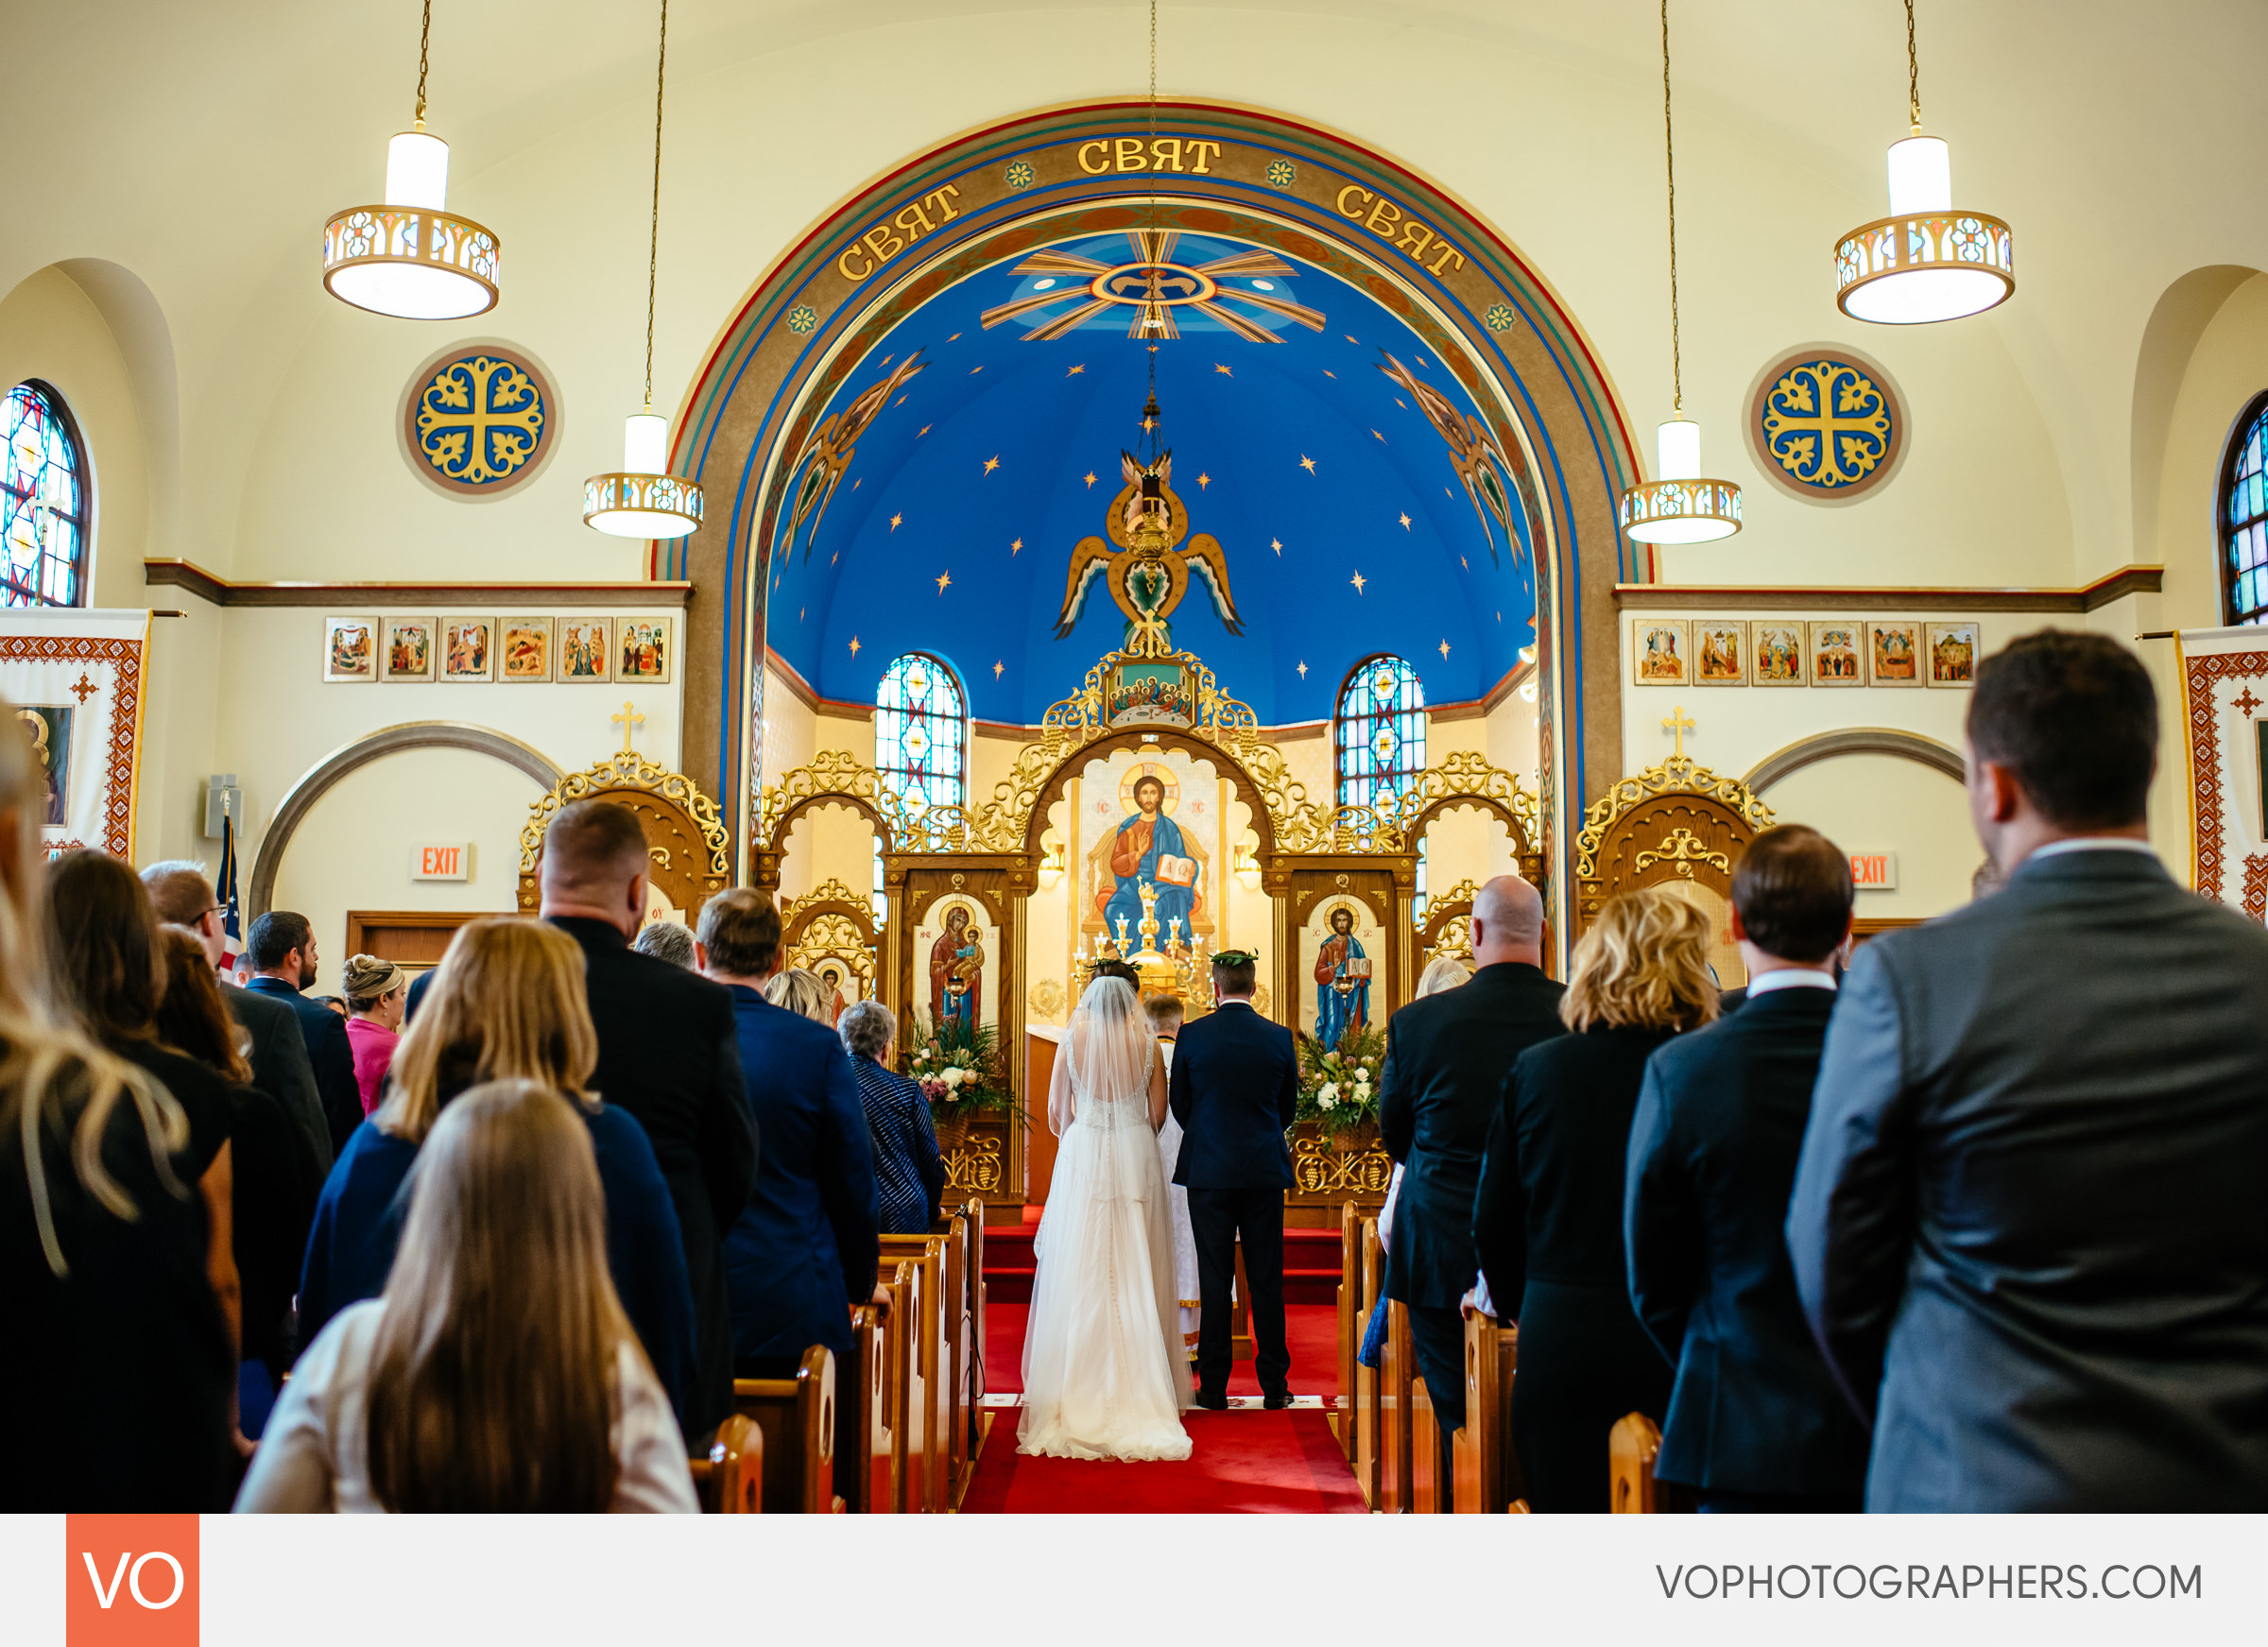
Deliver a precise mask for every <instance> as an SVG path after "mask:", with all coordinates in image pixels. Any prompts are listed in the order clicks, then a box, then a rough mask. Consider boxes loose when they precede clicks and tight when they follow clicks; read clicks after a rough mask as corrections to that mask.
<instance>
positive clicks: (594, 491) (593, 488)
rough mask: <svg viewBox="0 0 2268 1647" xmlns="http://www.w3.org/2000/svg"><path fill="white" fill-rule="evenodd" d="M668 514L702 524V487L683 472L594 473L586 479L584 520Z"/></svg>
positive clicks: (674, 517)
mask: <svg viewBox="0 0 2268 1647" xmlns="http://www.w3.org/2000/svg"><path fill="white" fill-rule="evenodd" d="M617 513H624V514H631V513H634V514H642V515H667V516H669V517H670V518H671V519H672V520H677V521H686V522H690V523H692V524H693V525H694V526H696V527H697V526H699V525H700V523H701V488H700V484H699V482H697V481H692V480H687V479H686V478H685V477H684V476H683V475H680V474H630V473H627V472H614V473H610V474H594V475H593V476H592V477H591V478H590V479H589V480H586V481H585V482H583V523H584V524H586V525H588V524H590V523H591V520H592V518H593V516H596V515H610V514H617Z"/></svg>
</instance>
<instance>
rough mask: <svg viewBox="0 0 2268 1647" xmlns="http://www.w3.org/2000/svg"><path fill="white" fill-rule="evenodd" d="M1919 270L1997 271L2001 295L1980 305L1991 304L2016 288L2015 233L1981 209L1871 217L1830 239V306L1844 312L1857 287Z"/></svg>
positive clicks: (1992, 272) (2003, 300) (1974, 272)
mask: <svg viewBox="0 0 2268 1647" xmlns="http://www.w3.org/2000/svg"><path fill="white" fill-rule="evenodd" d="M1924 270H1946V271H1951V272H1954V273H1960V274H1991V275H1997V276H1998V277H2000V280H2001V295H2000V296H1999V297H1998V298H1996V299H1994V300H1993V301H1992V302H1990V303H1987V304H1986V305H1984V306H1985V307H1986V308H1993V307H1996V306H1997V305H1999V304H2001V303H2004V302H2006V301H2007V300H2008V299H2009V297H2010V296H2011V295H2012V294H2013V293H2014V292H2015V291H2016V236H2015V233H2014V232H2013V231H2011V230H2010V229H2009V227H2008V225H2007V224H2005V223H2003V222H2002V221H2001V220H2000V219H1999V218H1998V217H1993V216H1988V215H1986V214H1984V213H1983V212H1916V213H1912V214H1908V215H1906V216H1902V217H1880V218H1877V219H1876V220H1875V221H1874V222H1872V223H1868V224H1865V225H1864V226H1863V227H1861V228H1857V229H1854V230H1852V231H1851V232H1849V233H1848V234H1846V235H1845V236H1843V238H1842V239H1841V240H1839V241H1837V242H1836V243H1835V307H1837V308H1838V309H1840V310H1842V311H1843V312H1844V313H1845V314H1846V315H1848V314H1850V298H1851V294H1852V293H1854V292H1856V291H1858V290H1859V289H1860V288H1861V287H1862V286H1868V285H1872V284H1873V283H1875V282H1876V281H1879V280H1886V279H1888V278H1890V277H1891V276H1893V275H1902V274H1915V273H1918V272H1921V271H1924ZM1976 312H1981V311H1972V313H1976ZM1853 318H1858V317H1855V316H1854V317H1853Z"/></svg>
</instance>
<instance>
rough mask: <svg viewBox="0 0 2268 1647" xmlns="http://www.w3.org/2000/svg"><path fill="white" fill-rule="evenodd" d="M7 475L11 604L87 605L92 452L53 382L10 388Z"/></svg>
mask: <svg viewBox="0 0 2268 1647" xmlns="http://www.w3.org/2000/svg"><path fill="white" fill-rule="evenodd" d="M4 421H5V423H6V429H5V434H6V436H7V440H8V448H7V450H8V457H7V469H6V479H5V480H0V545H5V546H6V549H7V557H8V558H7V563H6V568H5V570H6V574H7V583H8V594H7V604H8V605H9V606H11V607H75V606H83V605H85V604H86V596H87V592H86V567H87V480H86V477H87V455H86V453H85V451H84V449H82V448H81V447H80V445H79V443H78V431H77V428H75V427H74V426H73V424H72V421H71V414H70V413H69V412H68V411H67V410H65V409H64V406H63V397H62V396H60V395H59V394H57V393H56V392H55V391H54V390H53V389H51V388H49V387H48V386H46V385H45V384H43V383H39V382H36V381H34V382H30V383H20V384H18V385H17V386H15V387H14V388H12V389H9V391H8V412H7V416H6V418H5V420H4Z"/></svg>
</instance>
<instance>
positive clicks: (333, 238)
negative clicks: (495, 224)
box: [323, 206, 502, 319]
mask: <svg viewBox="0 0 2268 1647" xmlns="http://www.w3.org/2000/svg"><path fill="white" fill-rule="evenodd" d="M501 251H502V247H501V245H500V244H499V242H498V241H497V239H496V236H495V235H494V234H493V233H492V232H490V231H489V230H487V229H484V228H482V227H481V226H480V225H479V224H477V223H475V222H473V221H472V218H470V217H459V216H457V215H456V214H454V213H451V212H442V211H437V210H436V209H435V208H433V207H431V206H350V207H348V208H347V209H346V210H345V211H343V212H341V213H339V214H337V215H335V217H333V218H332V219H331V221H330V222H328V223H326V224H324V225H323V285H324V286H325V288H326V289H328V290H329V291H330V293H331V295H332V296H333V297H335V298H336V299H338V300H340V301H341V302H344V303H353V304H354V307H356V308H358V309H359V308H362V307H364V305H363V304H360V303H355V302H354V300H353V299H352V298H350V297H348V296H347V295H346V294H345V293H344V292H342V291H340V290H339V289H338V286H337V284H336V277H337V276H338V274H339V273H340V271H341V270H344V269H350V268H359V267H363V266H369V265H372V264H394V265H397V266H405V267H412V268H445V269H447V270H449V271H450V272H451V273H452V274H455V275H460V276H462V277H463V278H464V279H466V280H468V281H471V282H472V283H473V284H475V285H477V286H479V287H480V288H481V289H482V290H483V291H484V292H486V293H487V294H488V301H486V302H484V303H483V304H481V306H480V307H479V308H477V309H470V310H467V311H466V312H465V314H463V315H459V316H454V317H451V318H455V319H467V318H470V317H472V316H473V315H485V314H486V313H488V311H490V309H493V308H494V307H495V306H496V300H497V298H498V296H499V295H500V289H499V286H498V281H499V279H500V278H501V277H500V276H499V273H498V267H497V265H498V259H499V256H500V254H501ZM370 312H371V313H373V314H381V313H384V312H385V311H383V310H372V311H370Z"/></svg>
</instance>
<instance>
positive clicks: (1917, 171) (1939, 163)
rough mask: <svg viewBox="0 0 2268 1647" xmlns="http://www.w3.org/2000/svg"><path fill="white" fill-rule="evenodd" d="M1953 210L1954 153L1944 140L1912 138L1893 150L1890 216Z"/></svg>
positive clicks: (1893, 147)
mask: <svg viewBox="0 0 2268 1647" xmlns="http://www.w3.org/2000/svg"><path fill="white" fill-rule="evenodd" d="M1952 209H1953V151H1952V148H1951V147H1950V146H1949V145H1948V144H1947V143H1946V141H1945V139H1944V138H1942V137H1909V138H1906V139H1905V140H1904V141H1902V142H1899V143H1894V144H1892V145H1891V146H1890V212H1891V214H1892V215H1893V216H1897V217H1907V216H1911V215H1912V214H1915V213H1916V212H1950V211H1951V210H1952Z"/></svg>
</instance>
